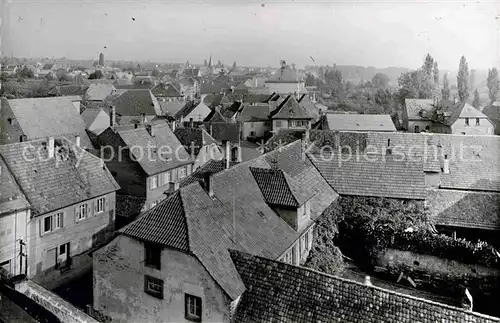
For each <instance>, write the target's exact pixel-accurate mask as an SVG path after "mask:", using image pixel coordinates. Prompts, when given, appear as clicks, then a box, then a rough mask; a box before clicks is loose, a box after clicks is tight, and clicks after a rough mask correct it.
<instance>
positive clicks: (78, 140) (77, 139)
mask: <svg viewBox="0 0 500 323" xmlns="http://www.w3.org/2000/svg"><path fill="white" fill-rule="evenodd" d="M75 144H76V146H77V147H80V135H76V136H75Z"/></svg>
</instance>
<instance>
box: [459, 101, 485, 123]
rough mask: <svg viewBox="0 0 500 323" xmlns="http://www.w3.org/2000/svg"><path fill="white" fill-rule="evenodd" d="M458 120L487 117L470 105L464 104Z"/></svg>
mask: <svg viewBox="0 0 500 323" xmlns="http://www.w3.org/2000/svg"><path fill="white" fill-rule="evenodd" d="M459 118H481V119H483V118H487V116H486V115H485V114H484V113H482V112H481V111H479V110H478V109H476V108H474V107H473V106H472V105H470V104H468V103H465V104H464V107H463V109H462V111H461V112H460V115H459Z"/></svg>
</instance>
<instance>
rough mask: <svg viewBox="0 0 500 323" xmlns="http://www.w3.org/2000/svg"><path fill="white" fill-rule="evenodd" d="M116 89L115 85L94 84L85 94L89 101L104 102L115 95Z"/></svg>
mask: <svg viewBox="0 0 500 323" xmlns="http://www.w3.org/2000/svg"><path fill="white" fill-rule="evenodd" d="M115 91H116V88H115V87H114V86H113V84H104V83H92V84H90V85H89V87H88V88H87V91H86V92H85V97H86V99H87V100H89V101H104V99H106V97H107V96H108V95H110V94H113V93H114V92H115Z"/></svg>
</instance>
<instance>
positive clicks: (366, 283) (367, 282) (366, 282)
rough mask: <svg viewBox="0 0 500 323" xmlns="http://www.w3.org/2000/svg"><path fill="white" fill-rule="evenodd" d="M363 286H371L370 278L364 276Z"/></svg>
mask: <svg viewBox="0 0 500 323" xmlns="http://www.w3.org/2000/svg"><path fill="white" fill-rule="evenodd" d="M365 285H366V286H373V285H372V280H371V278H370V276H365Z"/></svg>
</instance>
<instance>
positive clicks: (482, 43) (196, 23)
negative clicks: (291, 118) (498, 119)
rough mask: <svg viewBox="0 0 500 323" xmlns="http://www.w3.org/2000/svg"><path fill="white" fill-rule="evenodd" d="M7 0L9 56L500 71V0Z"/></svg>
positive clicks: (5, 21) (6, 45) (5, 17)
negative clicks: (427, 62)
mask: <svg viewBox="0 0 500 323" xmlns="http://www.w3.org/2000/svg"><path fill="white" fill-rule="evenodd" d="M4 1H9V2H10V4H6V5H7V6H8V8H4V10H2V18H3V20H2V23H3V24H4V28H2V30H1V33H2V55H7V56H11V55H13V56H16V57H63V56H64V57H68V58H80V59H97V57H98V54H99V52H103V53H104V55H105V58H106V59H110V60H130V61H148V60H149V61H152V62H185V61H186V60H189V61H190V62H192V63H203V60H204V59H208V57H209V55H210V53H212V59H213V60H215V61H217V60H221V61H223V62H224V63H225V64H232V63H233V61H236V62H237V64H238V65H243V66H273V67H277V66H278V65H279V62H280V60H285V61H286V62H287V63H295V64H296V65H297V66H298V67H303V66H304V65H306V64H311V65H313V64H322V65H326V64H329V65H333V64H334V63H335V64H338V65H363V66H374V67H379V68H381V67H388V66H396V67H407V68H416V67H418V66H420V65H421V64H422V61H423V58H424V57H425V55H426V53H431V55H432V56H433V57H434V58H435V59H436V60H437V61H438V62H439V65H440V68H441V69H453V70H455V69H457V68H458V63H459V60H460V57H461V56H462V55H465V57H466V58H467V61H468V63H469V67H470V68H477V69H483V68H489V67H492V66H494V65H496V66H499V65H500V56H499V55H498V50H497V48H498V47H497V43H498V41H499V40H498V35H499V32H498V28H499V27H500V1H489V2H487V1H462V2H457V1H448V2H445V1H438V0H434V1H374V2H368V1H354V2H353V1H350V2H347V1H328V2H327V1H309V2H306V1H265V2H264V1H250V2H248V1H246V2H236V1H223V0H218V1H210V0H205V1H182V2H181V1H169V0H164V1H153V0H135V1H127V0H107V1H104V0H101V1H96V0H93V1H91V0H83V1H82V0H81V1H78V0H65V1H63V0H4ZM497 15H499V19H495V17H496V16H497ZM132 18H134V19H135V21H134V20H133V19H132ZM104 46H106V48H104ZM311 57H312V59H311ZM313 59H314V62H313Z"/></svg>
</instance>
